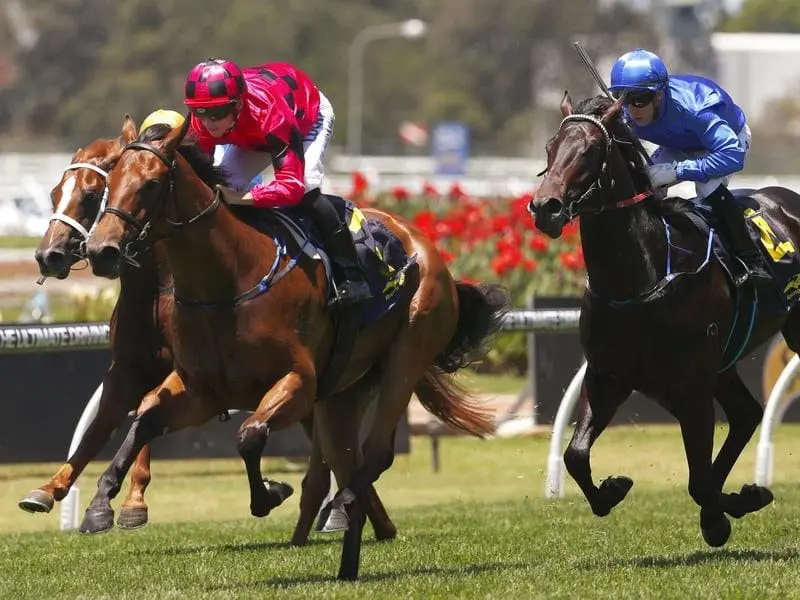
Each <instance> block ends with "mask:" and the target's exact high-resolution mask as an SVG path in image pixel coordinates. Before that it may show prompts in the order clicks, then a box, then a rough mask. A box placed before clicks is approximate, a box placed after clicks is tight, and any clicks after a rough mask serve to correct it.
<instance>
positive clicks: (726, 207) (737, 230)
mask: <svg viewBox="0 0 800 600" xmlns="http://www.w3.org/2000/svg"><path fill="white" fill-rule="evenodd" d="M706 202H708V204H709V205H710V206H711V208H712V209H713V211H714V216H715V217H716V219H717V221H718V222H719V224H720V226H721V227H722V228H723V229H724V230H725V232H726V233H727V234H728V239H729V240H730V241H731V244H732V245H733V251H734V252H735V253H736V255H737V256H738V257H739V259H740V261H741V262H742V264H743V266H744V269H743V270H742V271H741V272H739V273H737V274H736V276H735V277H734V284H735V285H736V287H740V286H742V285H743V284H745V283H746V282H749V283H751V284H753V285H761V284H763V283H769V282H771V281H772V277H771V276H770V274H769V271H768V270H767V269H766V267H765V266H764V258H763V256H762V255H761V252H760V251H759V249H758V248H757V247H756V245H755V244H754V243H753V240H752V238H751V237H750V232H749V231H748V230H747V223H746V221H745V218H744V213H743V212H742V210H741V209H740V208H739V206H738V205H737V204H736V200H735V199H734V197H733V194H731V193H730V191H728V188H726V187H725V186H724V185H721V186H719V187H718V188H717V189H716V190H714V191H713V192H712V193H711V195H709V196H707V197H706Z"/></svg>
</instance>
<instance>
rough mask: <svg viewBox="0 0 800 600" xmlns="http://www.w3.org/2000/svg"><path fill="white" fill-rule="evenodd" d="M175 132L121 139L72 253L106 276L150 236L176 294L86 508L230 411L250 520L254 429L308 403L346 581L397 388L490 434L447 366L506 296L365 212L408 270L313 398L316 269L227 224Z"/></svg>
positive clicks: (318, 321)
mask: <svg viewBox="0 0 800 600" xmlns="http://www.w3.org/2000/svg"><path fill="white" fill-rule="evenodd" d="M187 130H188V120H187V122H186V124H185V126H184V127H182V128H181V129H176V130H173V131H172V132H170V133H169V134H168V135H166V136H165V137H164V139H163V140H159V141H156V140H150V141H147V140H139V141H134V140H133V137H132V136H130V135H126V134H125V132H123V140H124V141H125V142H126V143H127V145H126V146H125V148H124V149H123V152H122V155H121V156H120V158H119V160H118V162H117V164H116V165H115V167H114V168H113V169H112V171H111V173H110V174H109V179H108V187H109V190H110V195H109V198H108V204H107V206H106V208H105V211H104V215H103V216H102V217H101V219H100V221H99V222H98V224H97V226H96V227H95V229H94V231H93V232H92V234H91V236H90V238H89V241H88V244H87V254H88V256H89V260H90V262H91V264H92V268H93V270H94V272H95V274H97V275H100V276H105V277H116V276H118V275H119V272H120V268H121V266H122V264H123V263H124V261H125V260H126V258H127V257H130V256H131V255H132V254H133V253H135V252H137V249H138V248H140V247H141V246H142V245H145V246H146V245H148V244H150V243H152V242H153V240H155V239H163V240H164V241H163V243H164V245H165V249H166V252H167V257H168V262H169V265H170V268H171V271H172V274H173V279H174V290H175V291H174V294H175V298H176V301H175V307H174V310H173V316H172V319H173V321H172V323H173V333H174V343H173V345H172V348H173V351H174V354H175V370H174V371H173V372H171V373H170V374H169V375H168V376H167V378H166V379H165V380H164V382H163V383H162V384H161V385H160V386H159V388H158V389H157V390H155V391H154V393H152V394H149V395H148V396H147V397H146V398H145V400H144V401H143V409H142V410H141V411H140V412H139V414H138V415H137V417H136V418H135V419H134V422H133V424H132V426H131V428H130V430H129V432H128V435H127V437H126V438H125V441H124V442H123V444H122V446H121V448H120V450H119V452H118V453H117V455H116V456H115V457H114V459H113V461H112V464H111V465H110V467H109V469H108V470H107V471H106V472H105V473H104V474H103V475H102V477H101V478H100V481H99V487H98V492H97V494H96V496H95V498H94V499H93V500H92V503H91V504H90V506H89V509H87V514H88V512H91V511H104V510H106V507H107V506H108V504H109V501H110V499H111V498H113V497H114V496H115V495H116V494H117V493H118V491H119V488H120V485H121V481H120V478H121V477H123V476H124V474H125V472H126V471H127V470H128V468H129V467H130V465H131V463H132V461H133V459H134V457H135V455H136V453H137V452H138V451H139V450H140V448H141V447H142V446H143V445H144V444H146V443H148V442H149V441H151V440H152V439H153V438H155V437H157V436H158V435H162V434H163V433H165V432H169V431H175V430H178V429H181V428H183V427H187V426H192V425H199V424H201V423H203V422H205V421H206V420H208V419H209V418H211V417H213V416H214V415H215V414H218V413H219V412H220V411H222V410H225V409H230V408H235V409H240V410H250V411H254V414H253V415H252V416H250V417H249V418H248V419H247V420H245V421H244V423H243V424H242V426H241V427H240V430H239V442H238V450H239V453H240V455H241V456H242V459H243V461H244V464H245V469H246V471H247V475H248V481H249V484H250V510H251V513H252V514H254V515H258V516H263V515H266V514H268V513H269V512H270V510H271V509H272V508H273V507H274V506H275V505H276V499H275V498H274V497H273V494H272V490H271V489H270V488H265V486H264V484H263V483H262V475H261V464H260V457H261V452H262V450H263V448H264V445H265V443H266V440H267V436H268V434H269V431H271V430H276V429H281V428H283V427H287V426H289V425H291V424H292V423H295V422H297V421H298V420H300V419H303V418H306V417H308V416H309V415H310V414H312V408H313V419H314V423H313V434H314V436H315V438H318V439H319V441H320V443H321V445H322V454H323V455H324V457H325V459H326V460H327V461H328V463H329V464H330V466H331V468H332V469H333V471H334V473H335V475H336V478H337V481H338V482H339V485H340V492H339V493H338V494H337V496H336V497H335V498H334V506H336V507H342V506H346V507H347V510H348V511H349V514H350V523H349V528H348V530H347V533H346V534H345V538H344V544H343V550H342V561H341V565H340V570H339V578H341V579H355V578H356V577H357V576H358V566H359V560H360V544H361V532H362V528H363V524H364V519H363V513H362V507H361V505H362V502H363V501H364V499H365V497H366V495H367V493H368V489H369V485H371V484H372V483H373V482H374V481H375V480H376V479H377V478H378V477H379V475H380V474H381V473H382V472H383V471H384V470H386V469H387V468H389V466H391V464H392V461H393V459H394V444H393V441H394V432H395V429H396V426H397V423H398V421H399V419H400V417H401V416H402V414H403V412H404V411H405V410H406V408H407V405H408V402H409V400H410V398H411V394H412V393H416V394H417V397H418V398H419V399H420V401H421V402H422V404H423V405H424V406H425V407H426V408H427V409H428V410H429V411H430V412H432V413H433V414H435V415H436V416H438V417H439V418H441V419H442V420H443V421H445V422H446V423H449V424H452V425H454V426H456V427H458V428H460V429H462V430H464V431H466V432H468V433H470V434H473V435H478V436H482V435H485V434H488V433H490V432H491V431H492V430H493V424H492V421H491V419H490V418H489V416H488V415H487V414H486V413H485V412H484V411H482V410H481V409H480V408H478V407H477V406H475V405H474V404H472V403H471V402H470V400H469V398H468V396H467V395H465V392H464V390H462V389H461V388H459V386H457V385H456V384H455V382H454V381H453V379H452V377H451V376H450V373H452V372H455V371H456V370H457V369H458V368H460V367H461V366H463V365H464V364H465V362H464V358H465V356H466V354H467V353H468V352H469V351H471V350H472V349H473V348H475V347H477V346H478V345H479V344H480V343H481V342H482V341H483V340H484V339H485V338H486V336H487V335H489V334H490V333H491V332H493V331H494V330H495V329H496V328H497V327H498V326H499V321H500V318H501V316H502V313H503V311H504V310H505V306H506V305H507V297H506V295H505V293H504V292H503V291H502V290H501V289H499V288H496V287H493V286H486V287H477V286H472V285H467V284H464V283H456V282H454V281H453V279H452V278H451V276H450V274H449V272H448V270H447V267H446V265H445V263H444V260H443V258H442V257H441V255H440V254H439V252H438V251H437V250H436V248H435V247H434V246H433V244H431V243H430V242H429V241H428V240H427V239H426V238H425V236H424V235H423V234H422V233H421V232H420V231H418V230H417V229H416V228H414V227H413V226H411V225H410V224H409V223H407V222H406V221H404V220H402V219H400V218H399V217H396V216H393V215H390V214H388V213H386V212H383V211H377V210H374V211H368V213H366V214H367V216H368V217H369V218H374V219H379V220H380V221H381V222H382V223H383V224H384V225H385V226H386V227H387V228H388V229H389V230H390V231H392V232H393V233H394V234H395V235H396V236H397V237H398V239H399V240H400V241H401V242H402V244H403V247H404V248H405V251H406V252H407V253H408V254H409V255H412V254H413V255H416V261H417V263H416V264H417V268H415V269H413V270H410V271H409V273H408V275H409V276H408V278H407V280H406V282H405V285H406V286H409V287H408V294H407V297H406V300H405V301H403V302H401V303H399V304H398V305H397V306H395V307H394V309H393V310H392V311H391V312H389V313H388V315H386V316H384V317H383V318H381V319H379V320H378V321H376V322H375V323H373V324H370V325H368V326H366V327H365V328H364V329H362V330H361V331H360V332H359V333H358V336H357V338H356V340H355V344H354V347H353V349H352V352H351V354H350V358H349V360H348V362H347V363H346V365H345V366H344V368H342V370H341V372H340V373H339V377H338V379H337V383H336V386H335V388H334V390H333V392H332V393H331V394H329V395H327V396H326V397H325V398H322V399H320V401H319V402H317V403H316V404H315V400H316V396H317V383H318V381H319V380H320V379H321V378H322V377H323V376H324V373H325V368H326V364H327V361H328V357H329V356H330V350H331V347H332V345H333V343H334V339H335V337H334V336H335V331H334V326H333V321H332V318H331V315H330V314H329V313H328V312H327V308H326V307H327V284H326V275H325V270H324V267H323V266H322V265H321V264H320V262H319V261H312V260H311V259H309V258H308V257H306V256H305V255H304V254H302V253H299V252H298V250H299V247H297V244H296V243H292V242H289V244H288V246H289V247H290V249H289V251H288V253H287V254H285V255H284V254H282V252H281V246H280V245H279V244H278V242H277V241H276V240H275V239H273V238H272V237H270V236H269V235H264V234H262V233H260V232H259V231H257V230H256V229H254V228H252V227H250V226H249V225H247V224H246V223H244V222H243V221H241V220H240V219H238V218H237V217H236V216H235V215H234V214H233V213H232V211H231V210H230V209H229V208H228V207H227V204H226V203H225V202H223V201H221V196H222V193H221V191H220V190H219V188H217V189H216V190H215V189H212V187H209V185H207V184H214V183H215V181H214V177H213V173H209V169H213V167H211V163H210V162H207V164H199V163H197V162H195V163H194V164H191V165H190V163H189V162H187V159H186V158H185V157H184V156H183V155H182V154H181V153H179V152H177V151H176V150H177V148H178V147H179V145H180V144H181V142H182V140H183V138H184V136H185V135H186V132H187ZM197 172H199V173H200V175H201V176H202V177H201V176H198V173H197ZM273 265H275V266H274V267H273ZM271 272H277V273H279V274H280V276H279V277H278V278H277V279H276V280H275V281H272V282H271V283H270V284H269V285H268V286H267V288H268V291H267V292H266V293H263V294H260V295H253V294H250V293H249V290H252V289H254V286H256V285H257V284H258V283H259V282H260V281H262V280H263V279H264V277H265V275H266V274H268V273H271ZM237 298H247V300H246V301H238V300H237ZM187 390H190V391H191V393H190V394H189V393H187ZM373 395H377V410H376V416H375V421H374V423H373V425H372V429H371V430H370V432H369V434H368V436H367V439H366V442H365V443H364V446H363V449H362V448H361V447H360V442H359V437H358V429H359V427H358V425H359V419H358V418H355V415H353V411H351V410H348V409H347V408H346V407H347V405H348V403H352V402H354V401H356V400H357V399H359V398H363V397H367V398H369V397H372V396H373Z"/></svg>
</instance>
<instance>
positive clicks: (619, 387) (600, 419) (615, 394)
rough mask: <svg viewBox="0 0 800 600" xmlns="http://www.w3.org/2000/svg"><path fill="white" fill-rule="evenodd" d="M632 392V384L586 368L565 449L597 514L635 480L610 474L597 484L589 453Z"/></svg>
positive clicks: (570, 466) (567, 462) (607, 508)
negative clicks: (571, 432) (577, 406)
mask: <svg viewBox="0 0 800 600" xmlns="http://www.w3.org/2000/svg"><path fill="white" fill-rule="evenodd" d="M630 394H631V388H629V387H627V386H625V385H623V384H622V383H621V382H620V381H619V380H617V379H616V378H614V377H611V376H609V375H605V374H599V373H596V372H595V371H593V370H592V369H591V368H588V369H587V370H586V375H585V376H584V378H583V385H582V386H581V402H580V405H581V414H580V417H579V419H578V422H577V424H576V425H575V431H574V432H573V434H572V439H571V440H570V442H569V446H567V449H566V451H565V452H564V465H565V466H566V467H567V471H568V472H569V474H570V475H571V476H572V478H573V479H574V480H575V482H576V483H577V484H578V486H579V487H580V488H581V491H582V492H583V495H584V496H585V497H586V500H588V502H589V506H591V508H592V512H593V513H594V514H595V515H597V516H598V517H604V516H606V515H607V514H608V513H610V512H611V509H612V508H614V507H615V506H616V505H617V504H619V503H620V502H622V500H623V498H625V496H626V494H627V493H628V491H630V489H631V486H633V481H632V480H631V479H630V478H628V477H624V476H617V477H609V478H608V479H605V480H604V481H602V482H601V483H600V486H599V487H598V486H596V485H595V484H594V480H593V479H592V466H591V457H590V454H591V450H592V446H593V445H594V443H595V441H596V440H597V438H598V437H599V436H600V434H601V433H603V431H604V430H605V428H606V427H608V424H609V423H610V422H611V419H612V418H613V417H614V414H615V413H616V412H617V409H618V408H619V406H620V405H621V404H622V403H623V402H624V401H625V400H626V399H627V398H628V396H630Z"/></svg>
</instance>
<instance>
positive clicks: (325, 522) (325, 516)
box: [314, 502, 350, 533]
mask: <svg viewBox="0 0 800 600" xmlns="http://www.w3.org/2000/svg"><path fill="white" fill-rule="evenodd" d="M349 525H350V518H349V517H348V516H347V511H346V510H345V509H344V507H343V506H339V507H335V506H333V503H332V502H328V504H326V505H325V507H324V508H323V509H322V510H321V511H319V519H317V526H316V527H315V528H314V529H315V530H316V531H318V532H319V533H336V532H337V531H347V527H348V526H349Z"/></svg>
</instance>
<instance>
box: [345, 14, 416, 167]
mask: <svg viewBox="0 0 800 600" xmlns="http://www.w3.org/2000/svg"><path fill="white" fill-rule="evenodd" d="M427 27H428V26H427V24H426V23H425V21H421V20H420V19H409V20H408V21H401V22H399V23H387V24H386V25H375V26H373V27H367V28H365V29H362V30H361V31H359V32H358V33H357V34H356V37H354V38H353V42H352V43H351V44H350V52H349V57H348V62H347V82H348V83H347V153H348V154H349V155H350V156H360V155H361V124H362V118H363V112H364V49H365V48H366V46H367V44H369V43H370V42H371V41H373V40H382V39H387V38H395V37H404V38H409V39H413V38H418V37H421V36H423V35H425V30H426V29H427Z"/></svg>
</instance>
